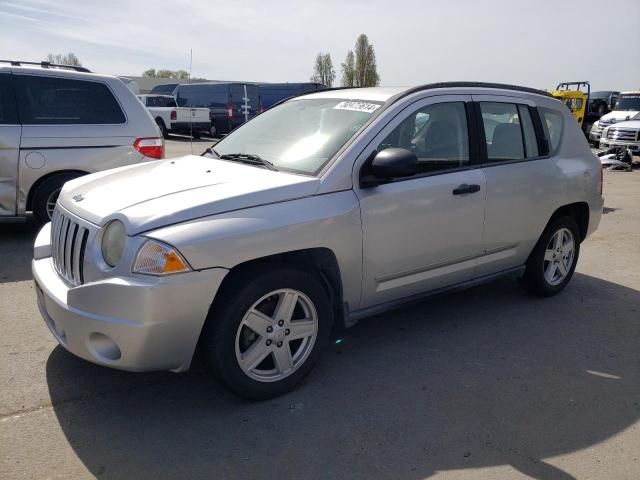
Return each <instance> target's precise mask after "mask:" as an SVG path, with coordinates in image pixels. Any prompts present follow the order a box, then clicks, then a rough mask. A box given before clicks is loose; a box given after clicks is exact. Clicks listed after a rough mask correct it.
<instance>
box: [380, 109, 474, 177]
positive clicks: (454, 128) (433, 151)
mask: <svg viewBox="0 0 640 480" xmlns="http://www.w3.org/2000/svg"><path fill="white" fill-rule="evenodd" d="M392 147H395V148H406V149H407V150H411V151H412V152H413V153H415V154H416V156H417V157H418V161H419V164H420V167H421V171H423V172H431V171H438V170H449V169H452V168H460V167H464V166H466V165H468V164H469V135H468V131H467V115H466V111H465V106H464V103H463V102H450V103H436V104H433V105H428V106H426V107H423V108H421V109H420V110H417V111H414V112H413V113H411V114H410V115H409V116H408V117H407V118H406V119H405V120H403V121H402V123H400V125H398V126H397V127H396V128H395V129H394V130H393V132H391V133H390V134H389V135H388V136H387V138H385V139H384V140H383V141H382V143H380V145H378V151H381V150H384V149H385V148H392Z"/></svg>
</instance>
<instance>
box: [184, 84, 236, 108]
mask: <svg viewBox="0 0 640 480" xmlns="http://www.w3.org/2000/svg"><path fill="white" fill-rule="evenodd" d="M176 100H177V102H178V106H180V107H209V108H212V107H220V108H226V107H227V103H228V102H229V87H228V85H180V86H179V87H178V89H177V90H176Z"/></svg>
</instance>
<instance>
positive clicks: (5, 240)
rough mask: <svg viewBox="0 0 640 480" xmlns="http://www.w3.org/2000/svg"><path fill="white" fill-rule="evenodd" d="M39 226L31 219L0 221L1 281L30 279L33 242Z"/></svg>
mask: <svg viewBox="0 0 640 480" xmlns="http://www.w3.org/2000/svg"><path fill="white" fill-rule="evenodd" d="M38 230H39V227H38V226H37V225H36V223H35V222H34V221H33V220H32V219H29V220H27V221H25V222H20V223H0V259H2V262H1V263H2V265H0V283H5V282H20V281H23V280H30V279H31V278H32V277H31V259H32V258H33V242H34V240H35V239H36V235H37V234H38Z"/></svg>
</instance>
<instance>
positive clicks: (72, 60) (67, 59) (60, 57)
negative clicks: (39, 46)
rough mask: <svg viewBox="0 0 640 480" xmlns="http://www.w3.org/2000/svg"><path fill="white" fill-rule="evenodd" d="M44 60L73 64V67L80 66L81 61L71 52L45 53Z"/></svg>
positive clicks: (60, 63)
mask: <svg viewBox="0 0 640 480" xmlns="http://www.w3.org/2000/svg"><path fill="white" fill-rule="evenodd" d="M46 61H47V62H49V63H57V64H59V65H73V66H74V67H81V66H82V63H80V60H79V59H78V57H76V56H75V55H74V54H73V53H71V52H69V53H67V54H66V55H64V54H61V53H56V54H53V53H50V54H48V55H47V58H46Z"/></svg>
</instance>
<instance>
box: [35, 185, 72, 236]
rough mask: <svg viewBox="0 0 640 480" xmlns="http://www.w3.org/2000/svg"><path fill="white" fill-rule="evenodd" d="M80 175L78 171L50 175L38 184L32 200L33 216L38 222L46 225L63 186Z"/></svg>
mask: <svg viewBox="0 0 640 480" xmlns="http://www.w3.org/2000/svg"><path fill="white" fill-rule="evenodd" d="M79 176H80V175H78V174H77V173H61V174H58V175H54V176H52V177H49V178H48V179H47V180H45V181H44V182H43V183H41V184H40V185H38V187H37V189H36V191H35V192H34V194H33V199H32V202H31V207H32V210H33V218H34V219H35V221H36V223H38V224H39V225H44V224H45V223H47V222H49V221H50V220H51V214H52V213H53V209H54V208H55V204H56V202H57V200H58V195H59V194H60V190H62V186H63V185H64V184H65V183H66V182H68V181H69V180H73V179H74V178H78V177H79Z"/></svg>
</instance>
